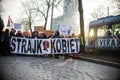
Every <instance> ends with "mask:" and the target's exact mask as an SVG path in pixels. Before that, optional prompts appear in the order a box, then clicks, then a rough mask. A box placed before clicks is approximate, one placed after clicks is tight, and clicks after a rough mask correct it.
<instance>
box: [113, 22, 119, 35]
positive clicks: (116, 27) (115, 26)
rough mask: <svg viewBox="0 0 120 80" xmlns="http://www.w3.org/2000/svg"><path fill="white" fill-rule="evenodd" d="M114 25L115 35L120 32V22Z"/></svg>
mask: <svg viewBox="0 0 120 80" xmlns="http://www.w3.org/2000/svg"><path fill="white" fill-rule="evenodd" d="M112 27H113V31H114V32H113V34H114V35H117V34H120V24H115V25H113V26H112Z"/></svg>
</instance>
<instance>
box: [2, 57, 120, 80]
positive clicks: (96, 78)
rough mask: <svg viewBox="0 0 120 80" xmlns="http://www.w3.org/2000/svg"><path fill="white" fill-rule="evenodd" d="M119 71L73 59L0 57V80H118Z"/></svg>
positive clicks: (119, 79) (119, 77)
mask: <svg viewBox="0 0 120 80" xmlns="http://www.w3.org/2000/svg"><path fill="white" fill-rule="evenodd" d="M119 75H120V69H117V68H113V67H109V66H105V65H100V64H95V63H90V62H86V61H82V60H73V59H71V58H70V59H66V60H65V59H64V58H60V59H54V58H41V57H36V56H33V57H32V56H0V77H1V79H0V80H120V76H119Z"/></svg>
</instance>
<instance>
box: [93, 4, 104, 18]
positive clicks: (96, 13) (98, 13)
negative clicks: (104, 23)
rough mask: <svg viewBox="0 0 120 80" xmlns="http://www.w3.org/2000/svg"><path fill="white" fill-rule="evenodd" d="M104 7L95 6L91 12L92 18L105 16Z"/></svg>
mask: <svg viewBox="0 0 120 80" xmlns="http://www.w3.org/2000/svg"><path fill="white" fill-rule="evenodd" d="M104 9H105V8H104V7H103V6H99V7H97V8H95V9H94V10H93V12H92V13H91V16H92V20H96V19H99V18H102V17H105V12H104Z"/></svg>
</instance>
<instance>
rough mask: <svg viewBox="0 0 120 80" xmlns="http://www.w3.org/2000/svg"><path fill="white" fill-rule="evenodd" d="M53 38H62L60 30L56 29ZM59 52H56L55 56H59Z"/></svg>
mask: <svg viewBox="0 0 120 80" xmlns="http://www.w3.org/2000/svg"><path fill="white" fill-rule="evenodd" d="M52 38H61V36H60V33H59V31H55V34H54V35H53V37H52ZM58 57H59V54H55V58H58Z"/></svg>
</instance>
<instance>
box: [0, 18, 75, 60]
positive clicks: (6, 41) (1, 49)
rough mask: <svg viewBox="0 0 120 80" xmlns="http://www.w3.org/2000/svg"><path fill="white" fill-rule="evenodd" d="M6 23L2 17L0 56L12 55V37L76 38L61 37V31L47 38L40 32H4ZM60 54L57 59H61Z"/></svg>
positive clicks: (7, 30) (0, 25)
mask: <svg viewBox="0 0 120 80" xmlns="http://www.w3.org/2000/svg"><path fill="white" fill-rule="evenodd" d="M3 28H4V22H3V20H2V19H1V17H0V55H11V53H10V39H11V37H24V38H32V39H35V38H37V39H47V38H70V37H75V35H74V34H72V36H66V37H64V36H61V35H60V33H59V31H55V32H53V33H52V35H50V36H46V35H45V34H44V33H39V32H38V31H33V32H32V33H31V34H28V32H24V33H22V32H21V31H16V30H14V29H13V28H12V29H11V30H10V31H9V29H6V30H5V31H3ZM59 56H61V55H60V54H55V55H54V57H55V58H59ZM64 56H65V58H68V56H69V55H68V54H65V55H64Z"/></svg>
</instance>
